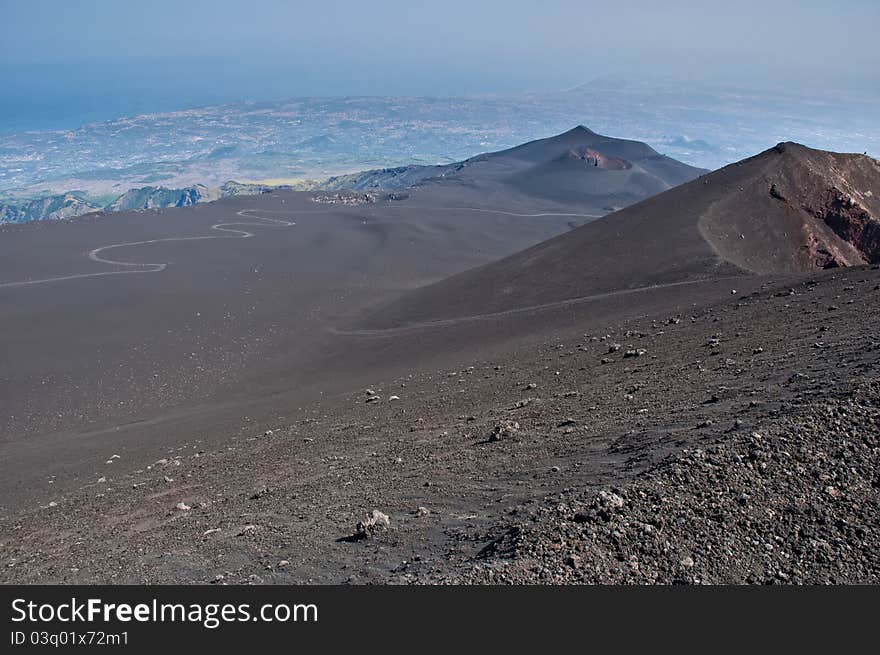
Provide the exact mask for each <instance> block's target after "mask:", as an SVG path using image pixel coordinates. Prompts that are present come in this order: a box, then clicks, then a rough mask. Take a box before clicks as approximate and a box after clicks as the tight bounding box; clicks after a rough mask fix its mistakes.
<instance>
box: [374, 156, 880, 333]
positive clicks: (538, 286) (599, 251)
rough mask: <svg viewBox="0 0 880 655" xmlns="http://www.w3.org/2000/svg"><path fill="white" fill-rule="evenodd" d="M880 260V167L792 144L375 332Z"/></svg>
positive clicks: (383, 323) (470, 278)
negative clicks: (618, 295) (724, 280)
mask: <svg viewBox="0 0 880 655" xmlns="http://www.w3.org/2000/svg"><path fill="white" fill-rule="evenodd" d="M878 261H880V163H878V162H877V161H876V160H874V159H872V158H870V157H867V156H862V155H853V154H837V153H830V152H824V151H819V150H812V149H810V148H807V147H805V146H802V145H799V144H795V143H781V144H779V145H777V146H775V147H773V148H771V149H769V150H767V151H765V152H763V153H761V154H759V155H756V156H754V157H751V158H749V159H746V160H744V161H741V162H738V163H736V164H731V165H730V166H727V167H725V168H723V169H721V170H719V171H716V172H714V173H711V174H708V175H705V176H703V177H701V178H699V179H696V180H693V181H691V182H689V183H687V184H683V185H681V186H679V187H676V188H674V189H671V190H669V191H666V192H665V193H662V194H659V195H657V196H655V197H653V198H649V199H648V200H645V201H643V202H640V203H638V204H636V205H633V206H631V207H628V208H626V209H623V210H621V211H618V212H615V213H613V214H609V215H607V216H605V217H604V218H601V219H599V220H597V221H593V222H591V223H588V224H586V225H583V226H581V227H579V228H578V229H576V230H573V231H571V232H568V233H566V234H563V235H560V236H557V237H554V238H552V239H550V240H548V241H545V242H543V243H540V244H537V245H535V246H533V247H531V248H528V249H527V250H524V251H522V252H519V253H516V254H514V255H511V256H510V257H507V258H505V259H503V260H501V261H498V262H493V263H490V264H487V265H485V266H482V267H480V268H477V269H473V270H470V271H466V272H464V273H460V274H458V275H455V276H453V277H450V278H448V279H446V280H443V281H441V282H438V283H436V284H433V285H431V286H428V287H425V288H423V289H419V290H416V291H414V292H411V293H409V294H407V295H405V296H403V297H401V298H398V299H396V300H395V301H393V302H392V303H390V304H389V305H387V306H385V307H383V308H382V309H381V311H378V312H374V313H373V314H371V315H370V316H368V317H366V318H365V319H364V320H365V324H366V325H367V326H368V327H373V328H376V327H379V328H388V327H394V326H401V325H407V324H413V323H424V322H431V321H449V320H459V319H461V318H463V317H473V316H481V315H486V314H494V313H498V312H508V311H511V310H518V309H522V308H528V307H537V306H543V305H547V304H553V303H559V302H567V301H572V300H575V299H588V298H595V297H597V296H602V295H607V294H620V293H629V292H633V291H636V290H639V289H648V288H653V287H658V286H659V287H664V286H670V285H687V284H693V283H698V282H700V281H703V280H708V279H719V278H725V277H739V276H742V275H749V274H771V273H778V274H798V273H803V272H810V271H815V270H821V269H826V268H835V267H838V266H858V265H864V264H867V263H876V262H878Z"/></svg>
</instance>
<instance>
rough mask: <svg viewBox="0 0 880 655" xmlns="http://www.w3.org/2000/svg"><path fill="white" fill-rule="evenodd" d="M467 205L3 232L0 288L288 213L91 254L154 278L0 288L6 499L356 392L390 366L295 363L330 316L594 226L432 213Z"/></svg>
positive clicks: (171, 215) (295, 203)
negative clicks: (153, 267)
mask: <svg viewBox="0 0 880 655" xmlns="http://www.w3.org/2000/svg"><path fill="white" fill-rule="evenodd" d="M469 200H470V197H469V196H468V195H467V193H463V192H461V191H457V192H456V193H455V194H454V195H452V194H439V195H438V194H436V193H435V194H433V195H431V194H429V193H424V194H422V195H421V196H420V195H418V194H414V196H413V197H412V198H411V199H409V200H407V201H402V202H398V203H392V205H391V207H389V208H385V207H383V206H381V205H364V206H355V207H347V206H341V205H328V204H318V203H315V202H312V201H311V200H309V199H308V198H307V197H305V196H304V195H301V194H295V193H275V194H266V195H262V196H259V197H247V198H238V199H228V200H224V201H221V202H218V203H212V204H209V205H197V206H196V207H192V208H184V209H175V210H159V211H149V212H145V213H120V214H113V215H109V216H105V217H99V218H95V217H86V218H82V219H78V220H74V221H69V222H63V223H53V224H29V225H25V226H7V227H4V228H3V229H0V284H2V283H5V282H12V281H24V280H35V279H42V278H47V277H54V276H66V275H70V274H82V273H94V272H105V271H120V270H123V271H125V270H129V271H130V270H138V268H137V267H121V266H111V265H106V264H101V263H97V262H94V261H91V260H90V259H88V257H87V253H88V252H89V251H91V250H92V249H94V248H96V247H100V246H104V245H107V244H113V243H124V242H131V241H143V240H151V239H165V238H174V237H194V236H216V237H224V236H234V235H232V234H228V233H224V232H218V231H216V230H211V229H210V227H211V225H213V224H216V223H218V222H230V223H234V222H245V223H260V221H258V220H254V219H253V218H248V217H242V216H238V215H237V212H238V211H239V210H241V209H242V208H247V209H249V210H255V211H253V212H252V213H251V216H261V215H264V216H267V217H271V218H274V219H286V220H293V221H295V222H296V225H294V226H290V227H283V226H277V225H272V224H265V225H262V226H261V225H257V226H250V225H249V226H231V227H232V228H233V229H236V228H237V229H243V230H248V231H251V232H253V233H254V235H255V236H254V237H253V238H247V239H240V238H216V239H208V240H197V241H178V242H164V243H156V244H150V245H142V246H130V247H125V248H117V249H112V250H106V251H103V252H102V253H101V256H102V257H104V258H107V259H111V260H118V261H131V262H143V263H166V262H167V264H168V266H167V268H165V270H162V271H160V272H148V273H134V274H131V273H125V274H120V275H109V276H105V277H91V278H82V279H75V280H64V281H58V282H48V283H43V284H35V285H26V286H15V287H5V288H4V287H2V286H0V307H2V310H0V343H2V349H3V353H2V359H0V398H2V409H0V412H2V421H0V449H2V451H0V452H2V457H0V499H2V501H0V502H2V505H3V507H4V509H7V510H8V509H9V508H11V507H13V506H17V505H19V504H21V503H29V502H37V500H38V499H40V498H41V497H42V496H43V494H44V493H45V490H46V489H47V487H46V483H47V482H48V481H49V480H50V479H53V480H54V483H53V484H54V486H53V487H49V488H50V489H52V488H55V489H61V488H70V487H72V486H76V485H78V484H81V483H82V481H83V480H84V479H86V478H88V479H91V478H93V477H94V475H95V473H96V472H98V471H100V470H103V468H104V462H105V461H106V460H107V459H108V458H109V457H110V456H112V455H114V454H118V455H120V459H119V460H116V461H115V464H114V466H116V467H117V468H129V467H134V466H139V465H141V464H143V463H144V462H145V461H146V460H147V459H148V458H149V457H151V456H152V454H153V453H154V452H156V451H157V449H161V448H162V447H164V446H167V445H169V444H173V443H176V442H177V441H178V440H179V439H181V438H187V439H190V438H202V439H206V440H210V441H223V440H224V439H227V438H229V436H231V435H235V434H238V433H239V432H240V431H241V430H245V431H252V430H256V429H258V428H259V427H260V426H262V425H264V424H265V425H269V424H272V423H273V422H276V421H277V420H278V417H279V416H285V415H290V414H291V413H295V412H296V411H298V409H299V408H301V407H303V406H304V405H306V403H307V401H309V400H314V399H316V398H319V397H321V396H322V395H324V394H330V393H333V392H335V391H339V390H340V389H348V388H351V387H352V385H355V384H357V380H358V377H359V376H363V375H366V376H371V375H373V374H374V371H373V370H372V367H373V366H378V367H379V368H380V369H382V368H388V367H393V366H395V361H394V360H384V361H380V362H378V363H374V362H370V367H371V368H370V369H369V370H367V371H361V370H359V369H358V368H357V361H358V357H359V356H360V355H361V354H362V353H359V352H357V351H355V352H353V353H345V354H344V355H340V357H342V358H343V359H332V358H331V359H329V360H327V361H323V360H322V359H321V358H318V361H312V362H310V363H309V365H308V367H306V363H305V360H307V359H311V360H314V359H315V353H316V352H320V351H322V349H326V348H327V346H326V345H322V346H321V348H318V347H317V344H319V343H321V344H325V342H329V343H331V344H332V343H333V342H334V341H335V340H336V338H335V337H334V336H333V335H332V334H330V333H329V332H328V328H330V327H332V326H335V325H336V323H337V322H339V321H340V320H341V319H342V318H344V317H347V316H350V315H351V314H352V313H355V312H357V311H358V310H360V309H362V308H364V307H367V306H369V305H371V304H372V303H374V302H376V301H377V300H381V299H385V298H388V297H393V296H394V295H396V294H399V292H401V291H402V290H404V289H407V288H412V287H415V286H418V285H421V284H425V283H428V282H431V281H435V280H438V279H440V278H443V277H445V276H446V275H449V274H451V273H455V272H458V271H461V270H464V269H467V268H469V267H472V266H474V265H477V264H481V263H484V262H487V261H491V260H494V259H497V258H498V257H501V256H504V255H506V254H509V253H511V252H514V251H516V250H518V249H520V248H522V247H524V246H526V245H529V244H531V243H535V242H537V241H540V240H542V239H545V238H547V237H549V236H552V235H554V234H558V233H560V232H563V231H566V230H568V229H569V226H570V225H577V224H580V223H581V222H584V221H586V220H589V218H588V217H578V216H543V217H538V218H536V217H518V216H512V215H507V214H503V213H496V212H495V211H493V212H473V211H454V210H448V209H443V207H444V206H449V205H450V204H451V205H452V206H467V207H474V206H477V202H469ZM474 200H475V201H476V200H477V199H476V198H475V199H474ZM409 205H417V206H418V209H412V210H410V209H408V208H407V207H408V206H409ZM432 205H433V206H438V205H439V206H440V207H441V209H438V210H436V211H432V209H431V206H432ZM498 209H500V210H502V211H504V210H506V211H510V212H513V213H515V212H522V213H528V212H530V211H531V208H528V207H526V208H523V207H518V206H513V207H500V208H498ZM542 209H545V208H542V207H541V206H540V205H539V206H538V210H539V211H540V210H542ZM259 210H268V212H270V213H264V214H260V211H259ZM141 270H143V269H141ZM53 476H54V477H53Z"/></svg>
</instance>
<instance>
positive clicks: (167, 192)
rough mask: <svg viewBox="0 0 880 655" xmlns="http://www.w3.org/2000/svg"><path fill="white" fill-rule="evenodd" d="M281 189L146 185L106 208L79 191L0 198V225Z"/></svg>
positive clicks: (228, 184) (235, 185) (240, 184)
mask: <svg viewBox="0 0 880 655" xmlns="http://www.w3.org/2000/svg"><path fill="white" fill-rule="evenodd" d="M280 188H289V187H285V186H271V185H266V184H249V183H243V182H235V181H229V182H226V183H225V184H223V185H222V186H220V187H207V186H205V185H203V184H194V185H192V186H188V187H183V188H181V189H169V188H167V187H162V186H144V187H139V188H136V189H129V190H128V191H126V192H125V193H123V194H122V195H120V196H119V197H117V198H116V199H115V200H113V201H112V202H110V203H108V204H106V205H101V204H99V203H96V202H94V201H92V200H90V199H89V198H88V197H86V196H85V195H84V194H82V193H79V192H69V193H60V194H55V195H49V196H44V197H42V198H35V199H25V200H17V199H9V200H6V201H4V200H3V199H2V198H0V224H4V223H27V222H30V221H52V220H63V219H66V218H75V217H77V216H82V215H84V214H91V213H94V212H99V211H104V212H115V211H132V210H135V211H138V210H146V209H161V208H166V207H189V206H192V205H195V204H198V203H203V202H213V201H214V200H219V199H220V198H226V197H229V196H241V195H257V194H260V193H267V192H269V191H272V190H274V189H280Z"/></svg>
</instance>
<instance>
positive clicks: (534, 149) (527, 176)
mask: <svg viewBox="0 0 880 655" xmlns="http://www.w3.org/2000/svg"><path fill="white" fill-rule="evenodd" d="M705 172H706V171H704V170H703V169H700V168H694V167H693V166H688V165H687V164H684V163H682V162H680V161H677V160H675V159H672V158H670V157H667V156H665V155H661V154H660V153H658V152H657V151H656V150H654V149H653V148H651V147H650V146H648V145H647V144H644V143H641V142H639V141H630V140H625V139H616V138H613V137H608V136H603V135H601V134H596V133H595V132H593V131H591V130H588V129H587V128H586V127H584V126H582V125H579V126H578V127H575V128H574V129H572V130H569V131H568V132H565V133H563V134H560V135H557V136H553V137H549V138H546V139H539V140H537V141H530V142H529V143H525V144H523V145H520V146H516V147H515V148H510V149H508V150H502V151H499V152H491V153H485V154H481V155H477V156H475V157H471V158H470V159H467V160H465V161H462V162H458V163H455V164H447V165H443V166H406V167H402V168H394V169H384V170H376V171H366V172H363V173H357V174H354V175H346V176H342V177H337V178H333V179H331V180H330V181H328V182H327V183H325V184H324V185H323V187H324V188H325V189H331V190H332V189H370V188H386V189H405V188H411V187H418V188H421V189H425V188H428V189H430V190H432V191H433V190H436V191H443V190H448V189H450V188H451V189H452V190H454V191H459V190H461V189H473V190H479V192H480V193H481V194H482V195H483V196H490V197H491V196H492V195H494V194H502V195H504V196H505V197H509V196H511V195H513V196H515V197H520V198H530V199H539V200H542V201H548V200H549V201H552V202H557V203H564V204H565V203H568V204H576V205H579V206H582V207H584V208H586V209H589V210H591V211H594V212H601V213H607V212H608V211H613V210H615V209H619V208H621V207H625V206H627V205H631V204H632V203H634V202H638V201H639V200H643V199H644V198H647V197H649V196H652V195H655V194H657V193H660V192H662V191H665V190H667V189H669V188H671V187H674V186H677V185H679V184H682V183H684V182H688V181H690V180H693V179H694V178H696V177H697V176H699V175H700V174H702V173H705Z"/></svg>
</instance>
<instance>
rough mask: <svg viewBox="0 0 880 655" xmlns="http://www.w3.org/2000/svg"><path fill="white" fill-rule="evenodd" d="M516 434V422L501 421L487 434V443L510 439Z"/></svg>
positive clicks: (517, 425) (517, 427) (517, 424)
mask: <svg viewBox="0 0 880 655" xmlns="http://www.w3.org/2000/svg"><path fill="white" fill-rule="evenodd" d="M517 432H519V423H517V422H516V421H501V422H500V423H497V424H496V425H495V427H494V428H492V432H491V434H489V441H501V439H507V438H508V437H512V436H513V435H514V434H516V433H517Z"/></svg>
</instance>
